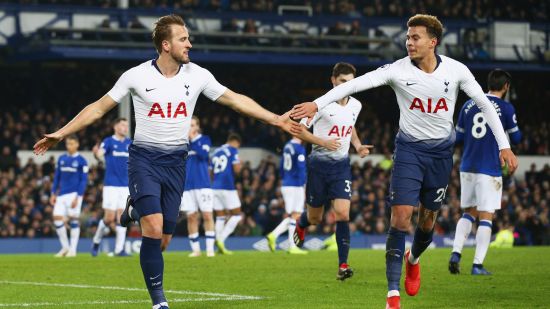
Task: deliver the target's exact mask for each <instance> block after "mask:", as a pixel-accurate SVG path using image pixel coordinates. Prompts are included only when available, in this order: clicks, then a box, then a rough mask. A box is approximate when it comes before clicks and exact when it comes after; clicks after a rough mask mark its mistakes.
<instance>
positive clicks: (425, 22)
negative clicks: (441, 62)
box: [407, 14, 443, 46]
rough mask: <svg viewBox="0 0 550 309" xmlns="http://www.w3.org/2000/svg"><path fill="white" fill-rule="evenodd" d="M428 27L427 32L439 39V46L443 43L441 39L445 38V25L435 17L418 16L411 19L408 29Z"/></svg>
mask: <svg viewBox="0 0 550 309" xmlns="http://www.w3.org/2000/svg"><path fill="white" fill-rule="evenodd" d="M418 26H424V27H426V32H428V34H429V35H430V36H431V37H432V38H434V37H435V38H436V39H437V44H436V46H437V45H439V44H440V43H441V38H442V37H443V24H442V23H441V22H440V21H439V19H437V17H435V16H433V15H426V14H416V15H414V16H413V17H411V18H409V21H408V22H407V27H418Z"/></svg>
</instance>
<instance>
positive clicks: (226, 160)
mask: <svg viewBox="0 0 550 309" xmlns="http://www.w3.org/2000/svg"><path fill="white" fill-rule="evenodd" d="M241 142H242V141H241V137H240V136H239V135H238V134H236V133H230V134H229V136H228V137H227V142H226V143H225V144H223V145H222V146H221V147H220V148H218V149H216V151H214V153H213V154H212V163H211V170H212V175H213V178H214V179H213V181H212V189H213V191H214V211H215V212H216V246H217V247H218V251H219V252H220V253H221V254H228V255H230V254H232V252H231V251H229V250H227V249H226V248H225V240H226V239H227V237H229V235H231V234H232V233H233V231H235V228H236V227H237V225H238V224H239V222H240V221H241V219H242V215H241V200H240V199H239V194H238V193H237V189H236V188H235V176H236V175H239V174H240V172H241V161H239V147H240V146H241ZM227 216H229V220H226V219H227ZM226 221H227V222H226Z"/></svg>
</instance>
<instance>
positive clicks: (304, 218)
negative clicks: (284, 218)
mask: <svg viewBox="0 0 550 309" xmlns="http://www.w3.org/2000/svg"><path fill="white" fill-rule="evenodd" d="M298 226H299V227H301V228H306V227H308V226H309V221H308V220H307V212H306V211H304V212H302V214H301V215H300V219H298Z"/></svg>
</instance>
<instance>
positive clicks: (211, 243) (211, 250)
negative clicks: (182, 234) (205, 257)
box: [204, 231, 216, 253]
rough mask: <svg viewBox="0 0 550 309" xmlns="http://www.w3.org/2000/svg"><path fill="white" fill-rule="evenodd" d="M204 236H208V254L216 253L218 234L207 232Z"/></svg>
mask: <svg viewBox="0 0 550 309" xmlns="http://www.w3.org/2000/svg"><path fill="white" fill-rule="evenodd" d="M204 236H206V252H207V253H214V240H215V239H216V232H214V231H205V232H204Z"/></svg>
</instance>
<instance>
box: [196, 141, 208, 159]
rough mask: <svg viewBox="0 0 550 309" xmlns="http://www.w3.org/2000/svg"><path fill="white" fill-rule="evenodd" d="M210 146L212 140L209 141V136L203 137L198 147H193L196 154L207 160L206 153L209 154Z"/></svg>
mask: <svg viewBox="0 0 550 309" xmlns="http://www.w3.org/2000/svg"><path fill="white" fill-rule="evenodd" d="M211 146H212V142H211V141H210V138H209V137H204V138H203V143H202V144H201V145H200V148H199V149H195V151H196V152H197V156H198V157H199V158H200V159H201V160H208V154H210V147H211Z"/></svg>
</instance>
